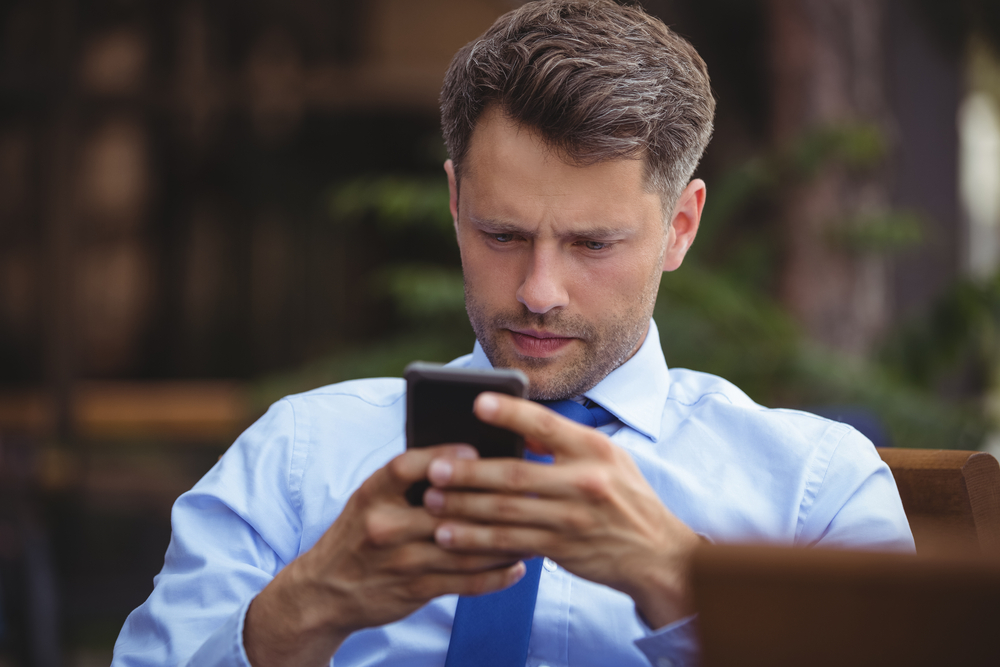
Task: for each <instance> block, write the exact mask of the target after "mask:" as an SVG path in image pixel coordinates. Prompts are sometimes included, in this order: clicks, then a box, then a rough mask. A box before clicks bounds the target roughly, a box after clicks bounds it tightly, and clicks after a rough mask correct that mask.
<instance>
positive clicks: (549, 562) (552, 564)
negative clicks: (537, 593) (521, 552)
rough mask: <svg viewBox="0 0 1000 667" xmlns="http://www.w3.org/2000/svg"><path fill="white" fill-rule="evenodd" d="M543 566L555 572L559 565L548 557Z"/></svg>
mask: <svg viewBox="0 0 1000 667" xmlns="http://www.w3.org/2000/svg"><path fill="white" fill-rule="evenodd" d="M542 567H544V568H545V569H546V570H548V571H549V572H555V571H556V570H557V569H558V568H559V566H558V565H556V562H555V561H554V560H552V559H551V558H546V559H545V560H543V561H542ZM538 667H547V666H546V665H539V666H538Z"/></svg>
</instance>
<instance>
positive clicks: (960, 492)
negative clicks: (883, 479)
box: [879, 448, 1000, 604]
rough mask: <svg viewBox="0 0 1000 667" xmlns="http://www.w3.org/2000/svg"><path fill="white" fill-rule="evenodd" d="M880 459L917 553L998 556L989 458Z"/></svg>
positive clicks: (927, 455)
mask: <svg viewBox="0 0 1000 667" xmlns="http://www.w3.org/2000/svg"><path fill="white" fill-rule="evenodd" d="M879 454H880V455H881V456H882V460H883V461H885V462H886V463H887V464H888V465H889V469H890V470H891V471H892V475H893V477H895V479H896V487H897V488H898V489H899V496H900V498H901V499H902V501H903V509H904V510H905V511H906V518H907V519H908V520H909V522H910V529H911V530H912V531H913V538H914V540H915V541H916V544H917V553H919V554H924V555H930V554H943V553H954V552H962V553H984V554H990V555H994V556H1000V465H998V464H997V460H996V459H995V458H993V456H991V455H990V454H987V453H985V452H966V451H956V450H940V449H938V450H929V449H895V448H884V449H879ZM998 604H1000V601H998Z"/></svg>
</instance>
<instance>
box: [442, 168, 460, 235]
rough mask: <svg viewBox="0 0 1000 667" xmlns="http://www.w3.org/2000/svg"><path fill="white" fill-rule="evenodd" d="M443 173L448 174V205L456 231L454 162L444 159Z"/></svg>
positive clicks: (456, 193) (456, 205)
mask: <svg viewBox="0 0 1000 667" xmlns="http://www.w3.org/2000/svg"><path fill="white" fill-rule="evenodd" d="M444 173H446V174H448V207H449V208H450V209H451V220H452V224H454V225H455V233H456V234H457V233H458V180H457V179H456V178H455V164H454V163H453V162H452V161H451V160H445V161H444Z"/></svg>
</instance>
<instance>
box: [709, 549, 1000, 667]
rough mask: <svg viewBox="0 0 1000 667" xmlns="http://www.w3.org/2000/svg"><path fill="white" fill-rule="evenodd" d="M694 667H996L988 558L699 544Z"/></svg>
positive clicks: (999, 583) (996, 613) (997, 573)
mask: <svg viewBox="0 0 1000 667" xmlns="http://www.w3.org/2000/svg"><path fill="white" fill-rule="evenodd" d="M691 578H692V588H693V595H694V602H695V607H696V609H697V611H698V613H699V616H698V631H699V634H700V636H701V643H702V651H703V659H704V666H705V667H729V666H731V665H741V666H742V667H754V666H757V665H760V666H761V667H764V666H765V665H766V666H767V667H800V666H802V665H809V666H810V667H825V666H830V667H834V666H836V667H842V666H843V665H852V667H866V666H869V665H870V666H871V667H876V666H877V667H882V666H885V665H906V667H919V666H922V665H928V666H930V665H934V666H938V665H963V666H967V665H1000V641H997V638H996V634H995V633H996V630H997V628H998V627H1000V602H998V601H1000V561H997V560H995V559H991V558H983V557H981V556H978V557H969V556H950V557H942V556H936V557H927V556H919V555H918V556H913V555H908V554H889V553H871V552H859V551H835V550H828V549H801V548H796V549H792V548H782V547H764V546H713V545H707V546H704V547H700V548H699V550H698V551H697V552H696V554H695V556H694V559H693V562H692V570H691Z"/></svg>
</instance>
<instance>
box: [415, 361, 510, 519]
mask: <svg viewBox="0 0 1000 667" xmlns="http://www.w3.org/2000/svg"><path fill="white" fill-rule="evenodd" d="M405 377H406V392H407V393H406V446H407V448H410V447H430V446H432V445H441V444H447V443H467V444H470V445H472V446H473V447H475V448H476V450H477V451H478V452H479V455H480V456H481V457H483V458H495V457H513V458H520V457H521V456H522V454H523V452H524V438H523V437H521V436H520V435H518V434H517V433H514V432H512V431H508V430H506V429H502V428H498V427H496V426H491V425H490V424H485V423H483V422H481V421H479V419H478V418H477V417H476V416H475V415H474V414H473V412H472V405H473V403H474V401H475V400H476V397H477V396H478V395H479V394H481V393H482V392H484V391H496V392H501V393H504V394H510V395H512V396H519V397H523V396H524V395H525V393H526V391H527V384H528V380H527V377H526V376H525V375H524V373H522V372H521V371H517V370H506V369H505V370H470V369H464V368H446V367H442V366H438V365H434V364H426V363H422V362H415V363H412V364H410V365H409V366H407V367H406V372H405ZM427 486H428V483H427V482H426V481H425V482H419V483H418V484H415V485H413V486H412V487H410V489H408V490H407V493H406V497H407V500H409V502H410V504H411V505H420V504H422V503H423V494H424V490H426V489H427Z"/></svg>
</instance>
